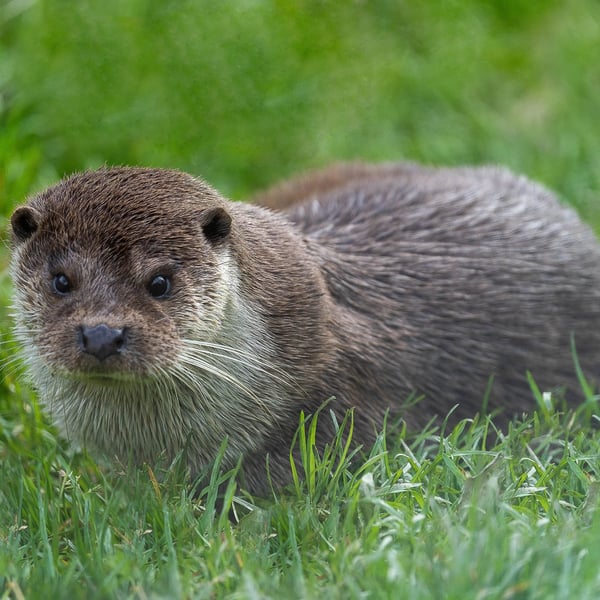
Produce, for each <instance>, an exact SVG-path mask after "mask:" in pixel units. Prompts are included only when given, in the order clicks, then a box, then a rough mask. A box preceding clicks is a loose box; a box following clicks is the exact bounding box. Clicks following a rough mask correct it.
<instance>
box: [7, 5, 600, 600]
mask: <svg viewBox="0 0 600 600" xmlns="http://www.w3.org/2000/svg"><path fill="white" fill-rule="evenodd" d="M599 47H600V5H599V4H598V3H597V2H596V0H573V1H572V2H560V1H558V0H554V1H553V0H550V1H547V2H543V3H542V2H531V1H528V0H508V1H503V2H500V1H498V2H495V1H491V2H477V1H475V0H460V1H459V0H454V1H448V0H444V1H442V0H430V1H426V2H404V1H400V0H389V1H388V0H373V1H371V2H341V1H340V2H337V1H333V0H329V1H325V0H322V1H318V0H312V1H309V0H303V1H298V2H291V1H290V0H281V1H277V2H254V3H252V2H246V1H242V0H238V1H234V2H229V3H217V2H208V1H196V2H192V1H191V0H182V1H181V2H151V1H150V0H130V1H128V2H123V1H120V0H104V1H103V2H102V3H99V2H92V1H90V0H82V1H81V2H64V1H58V0H31V1H25V0H0V219H1V223H0V224H1V225H2V226H5V225H6V217H7V216H8V215H9V214H10V212H11V210H12V208H13V207H14V206H15V205H16V204H17V203H19V202H21V201H22V200H23V198H24V197H25V196H26V195H27V194H28V193H31V192H33V191H35V190H37V189H40V188H41V187H43V186H44V185H47V184H48V183H51V182H53V181H55V180H56V179H57V178H58V177H60V176H62V175H63V174H64V173H68V172H71V171H73V170H78V169H83V168H87V167H95V166H98V165H101V164H104V163H109V164H143V165H155V166H165V167H167V166H168V167H178V168H182V169H185V170H188V171H190V172H192V173H196V174H200V175H203V176H205V177H206V178H207V180H208V181H210V182H211V183H212V184H214V185H215V186H216V187H218V188H219V189H220V190H222V191H223V192H224V193H225V194H227V195H229V196H231V197H235V198H243V197H244V196H246V195H248V194H249V193H251V192H253V191H255V190H256V189H258V188H259V187H261V186H264V185H267V184H268V183H270V182H271V181H273V180H275V179H278V178H280V177H284V176H286V175H288V174H290V173H293V172H297V171H299V170H302V169H304V168H308V167H311V166H317V165H323V164H326V163H328V162H331V161H334V160H339V159H344V158H355V157H359V158H365V159H369V160H401V159H404V160H417V161H422V162H426V163H444V164H463V163H494V162H496V163H502V164H506V165H508V166H510V167H512V168H513V169H515V170H517V171H519V172H522V173H525V174H527V175H529V176H530V177H532V178H535V179H538V180H540V181H542V182H544V183H546V184H547V185H549V186H550V187H552V188H554V189H555V190H557V192H558V193H559V194H560V195H561V197H562V198H563V199H564V200H565V201H568V202H570V203H572V204H573V205H574V206H575V207H576V208H577V210H579V212H580V214H581V215H582V216H583V217H584V218H585V219H586V220H587V221H588V222H590V223H591V225H592V226H593V227H595V228H596V230H597V231H600V202H599V201H598V198H599V190H600V119H598V86H599V85H600V61H598V60H597V53H598V48H599ZM7 262H8V253H7V252H6V250H5V249H2V250H1V251H0V271H1V273H0V276H1V281H0V305H1V307H2V308H1V310H0V319H1V322H0V332H1V333H2V337H3V339H8V338H9V318H8V309H7V308H6V307H7V306H8V303H9V297H10V286H9V283H8V277H7ZM12 355H13V350H12V349H11V346H10V344H9V343H8V342H6V343H3V344H1V345H0V361H1V362H2V364H4V365H6V366H5V368H4V371H3V373H4V375H5V378H4V379H3V380H2V381H1V382H0V594H2V596H1V597H2V598H16V599H20V598H23V597H26V598H47V597H57V598H63V597H64V598H93V597H98V598H114V597H118V598H128V597H132V598H155V597H182V598H192V597H194V598H203V597H206V598H219V597H233V598H269V597H272V598H296V597H297V598H315V597H318V598H344V599H345V598H411V599H413V598H415V599H418V598H460V599H463V598H477V599H482V600H483V599H488V598H498V599H512V598H515V599H522V598H540V599H547V598H565V599H572V598H578V599H580V598H590V599H591V598H594V599H595V598H598V597H600V576H599V575H598V572H599V571H598V564H599V563H600V512H599V511H598V507H599V505H600V496H599V487H598V486H599V484H598V479H599V477H600V473H599V471H600V433H599V431H598V429H596V428H594V427H592V426H591V425H590V421H592V422H593V421H594V419H595V417H593V414H594V413H596V414H597V413H598V411H597V408H596V405H595V403H594V402H593V401H592V395H593V391H592V390H589V389H585V386H583V388H584V390H585V393H586V395H587V396H588V397H589V398H590V402H589V404H588V406H585V407H583V408H582V410H581V411H580V412H581V414H580V415H579V416H578V417H577V418H574V417H573V418H572V416H571V415H560V414H558V413H556V412H555V411H554V410H553V409H548V408H547V407H546V406H545V404H544V402H543V398H542V395H541V394H542V392H543V391H544V390H537V389H535V386H533V387H534V389H533V390H532V395H533V396H535V397H536V398H537V401H538V405H539V409H538V411H537V413H536V414H535V415H532V416H530V417H529V418H527V419H526V420H524V421H522V422H518V423H516V424H515V425H514V426H513V427H511V429H510V430H509V431H506V432H502V433H500V434H499V433H498V432H496V431H495V428H494V426H493V423H490V422H489V421H488V420H485V419H479V418H477V419H475V420H474V421H465V422H462V423H460V424H459V425H458V426H457V427H456V428H454V429H452V430H448V431H444V432H440V431H437V430H433V429H431V428H430V429H427V430H425V431H423V432H407V431H404V430H402V429H400V430H399V431H395V432H394V433H393V434H389V435H388V436H387V438H384V437H382V438H381V439H380V440H379V441H378V443H377V444H376V445H375V447H374V448H372V449H365V450H366V455H365V456H361V457H359V456H356V455H355V456H352V451H351V450H350V449H349V448H348V447H346V445H345V444H344V443H342V441H341V440H342V438H341V437H340V438H339V439H338V440H334V441H333V442H332V446H331V447H330V448H329V449H328V450H327V451H326V452H324V453H323V455H318V454H316V453H315V451H314V448H313V447H312V445H311V435H312V434H311V426H312V423H313V422H312V421H311V420H310V419H309V418H308V417H307V420H306V421H304V422H303V423H302V424H301V425H302V426H301V428H300V431H299V435H298V438H297V440H296V443H297V444H298V445H299V454H300V455H301V457H302V459H301V461H300V462H299V463H298V464H295V465H294V466H292V465H291V466H290V469H291V471H292V473H295V478H294V484H293V485H292V486H290V488H289V489H287V490H279V491H275V492H274V493H273V495H272V496H271V497H269V498H263V499H251V498H248V497H247V496H245V495H244V494H243V491H242V490H239V489H237V488H234V487H233V483H234V482H235V474H220V473H219V472H218V471H214V472H213V473H212V474H210V473H209V474H207V477H206V479H204V480H203V481H202V482H200V483H199V484H198V485H197V487H194V486H192V485H190V482H186V481H185V478H184V477H182V476H181V475H180V470H178V469H177V468H175V467H174V468H173V470H172V471H171V472H169V473H167V474H165V475H164V476H163V477H162V478H161V477H158V480H157V478H156V477H155V474H154V472H153V470H152V469H150V468H148V469H140V470H137V471H131V470H128V469H118V468H114V467H109V466H107V465H104V464H98V463H96V462H95V460H94V459H92V458H90V457H88V456H87V455H85V454H81V453H78V452H76V451H75V450H74V449H72V448H69V447H68V445H67V444H66V443H65V442H63V441H61V440H59V439H58V438H57V436H56V435H55V432H54V431H53V430H52V428H51V427H50V426H49V425H48V423H47V422H46V421H45V420H44V417H43V415H41V414H40V411H39V408H38V405H37V403H36V400H35V398H34V396H33V394H32V393H31V391H30V390H28V389H27V388H26V387H24V385H23V384H22V383H21V379H20V377H19V374H18V369H16V367H15V366H14V365H13V364H12V363H11V362H10V359H11V356H12ZM403 400H405V399H404V398H400V399H399V401H403ZM320 418H329V415H328V413H327V412H326V409H325V410H324V411H323V413H322V414H321V415H320ZM351 426H352V422H351V419H350V418H349V419H348V420H347V421H346V422H345V423H344V424H343V428H344V429H346V430H348V429H349V428H351ZM351 459H352V468H350V465H349V461H350V460H351ZM156 476H158V474H156ZM227 482H229V483H230V486H229V487H227ZM217 488H220V489H224V488H225V489H227V490H228V492H227V493H226V495H225V500H224V503H223V506H221V505H220V504H219V503H217V502H216V493H217ZM194 490H195V491H196V492H197V495H194V494H193V491H194ZM234 491H235V496H234ZM231 513H235V514H237V515H238V517H239V523H234V522H232V521H230V519H229V516H230V514H231Z"/></svg>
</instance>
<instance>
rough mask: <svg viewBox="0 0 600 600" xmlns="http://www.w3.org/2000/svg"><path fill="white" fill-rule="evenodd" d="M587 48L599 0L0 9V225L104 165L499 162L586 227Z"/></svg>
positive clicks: (595, 190)
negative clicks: (57, 184) (38, 196)
mask: <svg viewBox="0 0 600 600" xmlns="http://www.w3.org/2000/svg"><path fill="white" fill-rule="evenodd" d="M598 56H600V3H599V2H597V0H587V1H586V0H571V1H569V2H563V1H558V0H545V1H543V2H538V1H535V0H503V1H499V0H498V1H489V2H481V1H479V0H460V1H451V0H430V1H423V2H417V1H414V0H411V1H408V0H406V1H404V0H395V1H392V0H372V1H369V0H363V1H359V0H344V1H341V0H340V1H327V0H320V1H317V0H304V1H296V2H292V1H288V0H279V1H271V2H267V1H264V2H261V1H259V0H254V1H252V0H237V1H233V0H232V1H230V2H217V1H208V0H199V1H195V2H193V1H191V0H181V1H178V2H175V1H162V2H158V1H151V0H129V1H126V0H102V1H94V0H78V1H77V2H72V1H67V0H0V215H4V220H3V221H2V223H1V224H2V225H3V230H5V229H6V220H5V218H6V216H7V215H8V214H10V211H11V210H12V208H13V207H14V205H15V204H17V203H19V202H21V201H23V199H24V197H25V196H26V195H27V194H28V193H31V192H32V191H35V190H38V189H40V188H41V187H43V186H45V185H47V184H49V183H51V182H53V181H55V180H56V179H58V178H60V177H62V176H63V175H64V174H66V173H70V172H72V171H75V170H81V169H84V168H89V167H97V166H100V165H103V164H139V165H152V166H164V167H178V168H181V169H184V170H187V171H190V172H192V173H194V174H197V175H202V176H204V177H205V178H206V179H207V180H208V181H209V182H211V183H212V184H213V185H214V186H216V187H217V188H218V189H220V190H221V191H222V192H223V193H224V194H226V195H228V196H230V197H232V198H243V197H244V196H246V195H248V194H250V193H251V192H253V191H255V190H257V189H258V188H260V187H263V186H266V185H268V184H269V183H271V182H273V181H274V180H276V179H279V178H281V177H284V176H286V175H289V174H291V173H294V172H297V171H300V170H303V169H307V168H309V167H313V166H319V165H324V164H327V163H329V162H332V161H335V160H340V159H348V158H364V159H368V160H416V161H421V162H425V163H434V164H440V163H443V164H462V163H503V164H506V165H508V166H510V167H512V168H513V169H515V170H517V171H519V172H523V173H525V174H527V175H529V176H530V177H533V178H535V179H538V180H541V181H542V182H544V183H546V184H547V185H549V186H550V187H552V188H554V189H555V190H557V191H558V193H559V194H560V195H561V197H562V198H563V199H566V200H567V201H569V202H571V203H572V204H574V205H575V206H576V208H577V209H578V210H579V212H580V213H581V214H582V216H583V217H584V218H585V219H586V220H588V221H589V222H591V223H592V224H593V225H594V226H595V227H596V228H597V229H598V228H600V195H599V190H600V168H599V167H600V119H599V118H598V115H599V112H600V111H599V104H600V101H599V95H600V61H599V60H598ZM0 261H1V262H0V264H1V265H2V266H3V267H4V270H5V267H6V262H7V253H6V251H5V250H3V251H2V252H1V253H0ZM4 287H6V285H5V286H4ZM2 294H3V296H4V295H6V291H5V290H4V289H3V290H2Z"/></svg>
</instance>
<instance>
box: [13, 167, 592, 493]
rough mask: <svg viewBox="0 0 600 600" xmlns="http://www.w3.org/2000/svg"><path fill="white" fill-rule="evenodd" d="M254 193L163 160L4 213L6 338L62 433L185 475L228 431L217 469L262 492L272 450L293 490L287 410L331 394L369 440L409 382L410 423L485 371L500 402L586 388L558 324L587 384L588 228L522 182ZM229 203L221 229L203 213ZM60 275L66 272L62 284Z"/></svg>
mask: <svg viewBox="0 0 600 600" xmlns="http://www.w3.org/2000/svg"><path fill="white" fill-rule="evenodd" d="M255 201H256V203H258V204H262V205H263V206H266V207H268V209H275V210H276V212H274V211H273V210H268V209H266V208H261V207H258V206H252V205H248V204H246V205H244V204H239V203H230V202H228V201H226V200H224V199H222V198H221V197H220V196H219V195H218V194H217V193H216V192H215V191H214V190H213V189H212V188H210V187H209V186H207V185H206V184H205V183H203V182H201V181H200V180H197V179H194V178H192V177H190V176H188V175H185V174H182V173H178V172H175V171H161V170H154V169H129V168H115V169H104V170H100V171H95V172H88V173H84V174H80V175H76V176H73V177H72V178H69V179H67V180H64V181H62V182H60V183H59V184H57V185H56V186H54V187H53V188H50V189H49V190H47V191H46V192H44V193H42V194H40V195H38V196H36V197H34V198H33V199H31V201H30V202H29V203H28V205H27V207H26V208H25V209H23V208H22V209H20V210H19V209H18V210H17V211H16V212H15V215H14V216H13V231H14V234H13V248H14V253H13V263H12V271H13V278H14V282H15V314H16V332H17V336H18V337H19V339H20V340H21V342H22V345H23V348H24V351H23V353H24V356H25V360H26V362H27V363H28V367H29V372H30V375H31V378H32V380H33V383H34V385H36V387H37V388H38V389H39V390H40V396H41V400H42V402H43V403H44V405H45V407H46V409H47V410H48V411H49V413H50V414H51V416H52V418H53V419H54V421H55V422H56V423H57V425H58V426H59V428H60V429H61V431H62V432H63V433H64V434H65V435H67V436H68V437H69V438H71V439H74V440H75V441H77V442H79V443H81V444H84V445H87V446H89V447H91V448H92V449H96V450H99V451H100V452H102V453H105V454H109V455H117V456H118V457H119V458H120V459H121V460H130V459H133V460H134V461H135V462H138V463H139V462H143V461H150V462H152V461H154V460H156V458H157V457H158V456H159V455H163V456H164V457H165V458H167V459H170V458H172V457H173V456H174V455H175V454H176V453H177V452H178V451H180V450H181V449H183V448H184V447H185V448H186V453H187V457H188V462H189V465H190V467H191V469H192V471H193V472H197V471H198V470H199V469H200V468H201V467H202V466H204V465H205V464H207V463H208V462H210V460H211V459H212V458H214V456H215V454H216V452H217V450H218V448H219V446H220V444H221V441H222V439H223V438H224V437H225V436H228V450H227V454H226V457H225V462H226V465H228V466H232V465H233V464H235V463H236V461H237V459H238V457H239V456H243V457H244V463H243V473H244V476H245V483H246V486H247V488H248V489H250V490H251V491H253V492H255V493H265V492H266V491H267V485H266V471H265V458H266V456H267V455H269V464H270V470H271V477H272V480H273V482H274V483H275V484H277V485H279V484H284V483H286V482H287V481H288V480H289V458H288V457H289V447H290V444H291V440H292V437H293V435H294V431H295V429H296V427H297V424H298V416H299V413H300V411H301V410H304V411H306V412H308V413H311V412H314V411H315V410H316V409H317V408H318V407H319V406H320V405H321V403H322V402H323V401H325V400H327V399H328V398H330V397H332V396H335V400H333V401H332V402H331V404H330V407H331V408H332V409H333V410H334V411H335V413H336V414H337V416H338V419H340V420H341V419H342V418H343V415H344V413H345V411H346V410H347V409H348V408H352V407H353V408H355V411H356V414H355V440H356V441H357V442H362V443H365V444H369V443H371V442H372V441H373V439H374V434H375V432H376V430H377V429H378V428H380V427H381V425H382V422H383V418H384V415H385V412H386V411H387V410H388V409H391V411H392V413H394V412H397V411H398V408H399V407H400V406H401V405H402V404H403V403H404V402H405V401H406V399H407V398H408V397H409V396H410V394H411V393H412V392H417V393H420V394H424V395H425V399H424V400H423V401H422V402H421V403H419V404H417V405H416V406H414V407H411V408H409V409H408V410H407V411H406V412H405V413H404V414H403V416H404V417H405V418H406V420H407V421H408V423H409V425H411V426H413V427H418V426H420V425H421V424H423V423H424V422H425V421H427V420H429V419H430V418H431V417H432V416H433V415H445V414H446V413H447V412H448V411H449V410H450V409H451V408H452V407H453V406H454V405H455V404H457V405H458V408H457V410H456V413H455V415H456V416H457V417H461V416H472V415H473V414H474V413H475V412H476V411H477V410H479V409H480V407H481V403H482V400H483V396H484V393H485V390H486V387H487V385H488V382H489V380H490V377H491V376H493V378H494V385H493V388H492V392H491V395H490V398H489V407H490V408H491V409H501V410H502V415H503V417H504V418H510V417H511V416H512V415H514V414H515V413H519V412H521V411H525V410H527V409H528V408H530V407H531V405H532V394H531V391H530V390H529V388H528V384H527V382H526V377H525V371H526V370H530V371H531V372H532V373H533V375H534V377H535V378H536V380H537V382H538V384H539V385H540V387H542V388H543V389H554V388H555V387H559V386H562V387H564V388H565V390H566V395H567V397H568V398H570V399H572V400H577V399H578V398H579V395H578V384H577V381H576V377H575V370H574V367H573V361H572V357H571V350H570V339H571V334H573V335H574V336H575V340H576V343H577V349H578V354H579V359H580V361H581V363H582V365H583V368H584V370H585V372H586V374H587V375H588V376H590V377H592V378H594V377H598V375H599V367H598V360H597V359H598V348H599V342H600V332H599V327H598V325H599V324H600V303H599V299H600V298H599V296H600V291H599V290H600V286H599V285H598V284H599V283H600V281H599V280H600V272H599V269H598V264H599V259H600V249H599V246H598V243H597V242H596V239H595V237H594V235H593V234H592V232H591V231H590V230H589V229H588V228H587V227H586V226H585V225H583V224H582V223H581V222H580V221H579V219H578V218H577V217H576V215H575V214H574V213H573V212H572V211H571V210H570V209H567V208H564V207H562V206H560V205H559V203H558V202H557V201H556V199H555V198H554V197H553V196H552V195H551V194H550V193H549V192H548V191H546V190H545V189H544V188H542V187H540V186H538V185H536V184H533V183H531V182H529V181H528V180H526V179H525V178H522V177H517V176H515V175H512V174H511V173H509V172H508V171H505V170H502V169H494V168H479V169H428V168H424V167H419V166H416V165H396V164H388V165H377V166H370V165H364V164H361V163H357V164H343V165H338V166H334V167H332V168H330V169H326V170H323V171H318V172H315V173H312V174H309V175H306V176H302V177H300V178H297V179H292V180H290V181H288V182H285V183H283V184H281V185H278V186H275V187H274V188H272V189H271V190H268V191H267V192H265V193H264V194H263V195H261V196H258V197H257V198H256V199H255ZM221 214H222V215H226V216H227V215H228V217H227V218H229V217H230V218H231V226H230V227H231V229H230V230H229V229H227V232H226V233H225V234H224V235H222V234H221V232H220V231H219V230H218V229H217V230H216V232H211V230H209V229H208V226H207V223H209V224H210V223H211V222H212V221H211V219H213V220H214V221H215V222H217V225H219V226H220V221H219V218H220V215H221ZM215 215H216V218H215ZM223 223H225V220H224V221H223ZM223 232H225V227H223ZM164 271H168V272H169V273H172V274H173V280H174V290H173V294H172V297H170V298H168V299H164V300H156V299H154V298H151V297H150V296H149V295H148V293H147V291H146V288H145V284H146V282H147V281H148V278H149V277H151V276H152V274H156V273H159V272H164ZM57 272H66V273H68V275H69V277H72V278H73V279H74V280H75V281H76V282H77V286H76V289H75V291H74V292H73V294H70V295H69V296H68V297H60V298H59V297H57V296H56V294H55V293H53V292H52V289H51V279H52V275H53V274H56V273H57ZM82 323H85V324H86V325H90V326H93V325H96V324H99V323H106V324H107V325H109V326H110V327H122V326H126V327H128V328H129V331H130V332H131V335H130V338H129V342H128V346H127V351H126V352H123V353H122V354H120V355H119V356H111V357H109V359H107V360H105V361H102V362H100V361H98V360H97V359H94V358H93V357H90V356H88V355H85V354H83V353H82V352H81V351H80V348H79V347H78V345H77V343H76V335H75V331H76V329H77V327H78V326H79V325H81V324H82ZM322 421H323V425H322V427H321V429H320V430H319V443H320V444H323V443H325V442H326V441H327V439H328V438H329V437H330V436H331V434H332V430H331V427H330V426H328V423H329V421H328V419H327V418H324V419H322Z"/></svg>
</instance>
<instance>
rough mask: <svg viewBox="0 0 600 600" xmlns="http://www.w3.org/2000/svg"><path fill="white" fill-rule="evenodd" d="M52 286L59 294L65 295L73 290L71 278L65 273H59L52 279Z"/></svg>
mask: <svg viewBox="0 0 600 600" xmlns="http://www.w3.org/2000/svg"><path fill="white" fill-rule="evenodd" d="M52 287H53V288H54V291H55V292H56V293H57V294H60V295H61V296H64V295H65V294H68V293H69V292H70V291H71V289H72V287H73V286H72V285H71V281H70V280H69V278H68V277H67V276H66V275H65V274H64V273H58V274H57V275H55V276H54V279H53V280H52Z"/></svg>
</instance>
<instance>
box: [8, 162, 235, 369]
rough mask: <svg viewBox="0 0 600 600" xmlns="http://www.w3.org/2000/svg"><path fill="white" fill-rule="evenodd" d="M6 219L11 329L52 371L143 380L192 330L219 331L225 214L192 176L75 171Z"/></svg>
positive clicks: (212, 194)
mask: <svg viewBox="0 0 600 600" xmlns="http://www.w3.org/2000/svg"><path fill="white" fill-rule="evenodd" d="M11 225H12V232H13V255H14V260H13V269H12V271H13V275H14V282H15V288H16V295H15V303H16V309H17V310H16V314H17V318H18V321H17V333H18V335H19V337H20V338H21V339H22V340H23V341H24V342H25V343H26V344H29V345H31V346H33V348H34V349H35V351H36V353H37V355H38V358H39V359H40V360H41V361H42V362H43V363H44V365H45V367H47V368H48V369H49V371H51V372H53V373H54V374H58V375H65V376H71V377H75V378H77V377H81V376H84V377H90V376H91V377H103V378H107V379H110V378H122V377H127V376H130V375H135V376H137V377H142V378H143V377H146V376H152V375H153V374H154V373H155V372H156V371H157V370H158V369H161V368H165V366H167V367H168V365H169V364H171V363H172V362H173V361H175V360H176V358H177V352H178V348H177V343H176V341H177V339H178V338H180V337H182V336H184V335H185V333H186V330H187V329H189V328H190V326H191V325H193V326H194V327H195V328H196V330H197V328H198V327H200V328H202V329H204V330H205V333H206V337H207V339H210V338H211V337H212V336H214V335H215V334H216V332H218V328H219V323H220V321H221V320H222V318H223V313H224V310H225V305H226V298H227V296H228V290H227V287H228V286H227V281H226V279H227V273H226V263H227V262H228V250H227V238H228V235H229V233H230V229H231V217H230V216H229V214H228V213H227V211H226V209H225V207H224V202H223V201H222V200H221V199H220V198H219V196H218V195H217V194H216V193H215V192H213V191H212V190H211V189H210V188H209V187H208V186H206V185H204V184H202V183H201V182H199V181H196V180H194V179H192V178H191V177H189V176H185V175H183V174H180V173H177V172H171V171H158V170H146V169H105V170H100V171H96V172H92V173H85V174H82V175H76V176H74V177H71V178H70V179H67V180H65V181H63V182H61V183H60V184H58V185H57V186H55V187H53V188H50V189H49V190H47V191H46V192H44V193H42V194H40V195H39V196H37V197H35V198H33V199H32V200H31V201H30V203H29V204H28V205H26V206H22V207H20V208H17V210H16V211H15V212H14V214H13V215H12V218H11ZM217 291H218V293H217Z"/></svg>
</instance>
